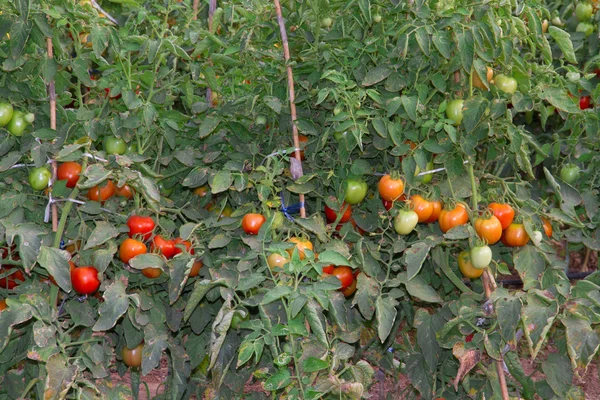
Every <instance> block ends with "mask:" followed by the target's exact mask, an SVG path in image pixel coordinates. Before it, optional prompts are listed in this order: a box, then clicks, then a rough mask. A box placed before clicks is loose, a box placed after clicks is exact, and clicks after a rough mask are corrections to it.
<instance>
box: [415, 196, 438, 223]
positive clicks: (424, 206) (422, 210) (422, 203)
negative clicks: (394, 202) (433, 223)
mask: <svg viewBox="0 0 600 400" xmlns="http://www.w3.org/2000/svg"><path fill="white" fill-rule="evenodd" d="M410 208H411V210H413V211H414V212H416V213H417V215H418V216H419V222H425V221H427V220H428V219H429V218H431V214H432V213H433V204H431V202H429V201H427V200H425V199H424V198H423V197H421V196H420V195H418V194H415V195H413V196H412V197H411V198H410Z"/></svg>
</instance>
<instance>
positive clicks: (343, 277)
mask: <svg viewBox="0 0 600 400" xmlns="http://www.w3.org/2000/svg"><path fill="white" fill-rule="evenodd" d="M331 275H333V276H335V277H336V278H338V279H339V280H340V282H341V283H342V287H341V288H340V289H339V290H340V291H344V290H346V288H348V287H349V286H350V285H352V282H353V281H354V274H353V271H352V268H350V267H347V266H345V265H344V266H340V267H335V268H334V269H333V272H332V273H331Z"/></svg>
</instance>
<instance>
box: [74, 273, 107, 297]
mask: <svg viewBox="0 0 600 400" xmlns="http://www.w3.org/2000/svg"><path fill="white" fill-rule="evenodd" d="M71 285H73V290H75V292H77V293H79V294H92V293H94V292H95V291H96V290H98V288H99V287H100V280H98V271H97V270H96V268H94V267H77V268H75V269H73V270H72V271H71Z"/></svg>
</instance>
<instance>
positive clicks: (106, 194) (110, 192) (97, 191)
mask: <svg viewBox="0 0 600 400" xmlns="http://www.w3.org/2000/svg"><path fill="white" fill-rule="evenodd" d="M116 190H117V188H116V187H115V184H114V183H112V181H111V180H110V179H108V180H107V181H106V182H105V183H103V184H101V185H98V186H94V187H93V188H91V189H90V190H88V192H87V197H88V199H90V200H92V201H99V202H101V203H104V202H105V201H106V200H108V199H110V198H111V197H113V196H114V195H115V192H116Z"/></svg>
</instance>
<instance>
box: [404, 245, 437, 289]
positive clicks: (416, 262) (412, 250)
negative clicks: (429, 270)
mask: <svg viewBox="0 0 600 400" xmlns="http://www.w3.org/2000/svg"><path fill="white" fill-rule="evenodd" d="M431 247H432V246H431V244H429V243H428V242H417V243H415V244H413V245H412V246H410V247H409V248H408V249H406V251H405V252H404V265H406V268H407V272H408V280H411V279H413V278H414V277H415V276H417V274H418V273H419V271H421V267H422V266H423V262H424V261H425V259H426V258H427V255H428V254H429V250H431Z"/></svg>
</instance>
